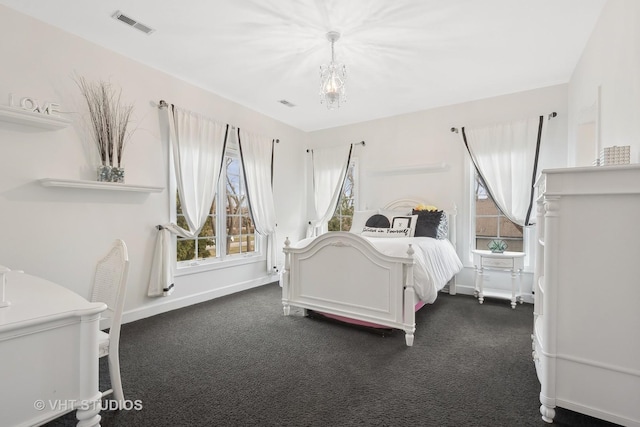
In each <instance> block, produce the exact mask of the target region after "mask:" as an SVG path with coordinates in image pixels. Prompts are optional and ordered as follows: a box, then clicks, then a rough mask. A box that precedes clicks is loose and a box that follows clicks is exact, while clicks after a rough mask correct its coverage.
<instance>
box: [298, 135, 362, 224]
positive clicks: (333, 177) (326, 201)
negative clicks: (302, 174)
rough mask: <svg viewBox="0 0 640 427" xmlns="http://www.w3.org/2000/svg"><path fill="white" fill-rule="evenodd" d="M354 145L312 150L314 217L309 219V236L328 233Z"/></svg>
mask: <svg viewBox="0 0 640 427" xmlns="http://www.w3.org/2000/svg"><path fill="white" fill-rule="evenodd" d="M352 148H353V145H352V144H349V145H347V146H344V147H328V148H314V149H313V150H312V151H311V165H312V169H313V195H314V206H315V212H314V214H315V217H314V218H312V219H310V221H309V227H308V228H307V237H313V236H318V235H320V234H322V233H324V232H326V231H327V223H328V222H329V220H330V219H331V217H332V216H333V213H334V212H335V210H336V207H337V206H338V201H339V200H340V194H341V193H342V186H343V185H344V180H345V177H346V175H347V170H348V168H349V161H350V160H351V150H352Z"/></svg>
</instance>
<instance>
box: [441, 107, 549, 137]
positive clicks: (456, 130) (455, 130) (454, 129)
mask: <svg viewBox="0 0 640 427" xmlns="http://www.w3.org/2000/svg"><path fill="white" fill-rule="evenodd" d="M554 117H558V113H556V112H555V111H554V112H553V113H551V114H549V118H548V119H549V120H551V119H553V118H554ZM451 132H454V133H458V128H451Z"/></svg>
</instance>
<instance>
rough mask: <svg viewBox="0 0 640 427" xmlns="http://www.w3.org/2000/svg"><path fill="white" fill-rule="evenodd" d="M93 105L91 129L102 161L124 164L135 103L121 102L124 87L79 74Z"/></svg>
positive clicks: (87, 99)
mask: <svg viewBox="0 0 640 427" xmlns="http://www.w3.org/2000/svg"><path fill="white" fill-rule="evenodd" d="M75 80H76V84H77V85H78V87H79V88H80V91H81V92H82V95H83V96H84V99H85V100H86V101H87V106H88V107H89V116H90V118H91V129H92V131H93V137H94V139H95V143H96V147H97V149H98V154H99V155H100V161H101V162H102V164H103V165H110V166H115V167H121V162H122V156H123V154H124V148H125V145H126V143H127V141H128V139H129V137H130V136H131V132H128V131H127V126H128V125H129V120H130V119H131V113H132V112H133V104H123V103H122V102H121V93H122V91H121V90H115V89H114V88H113V86H112V85H111V83H109V82H105V81H98V82H91V83H90V82H87V80H86V79H85V78H84V77H76V79H75Z"/></svg>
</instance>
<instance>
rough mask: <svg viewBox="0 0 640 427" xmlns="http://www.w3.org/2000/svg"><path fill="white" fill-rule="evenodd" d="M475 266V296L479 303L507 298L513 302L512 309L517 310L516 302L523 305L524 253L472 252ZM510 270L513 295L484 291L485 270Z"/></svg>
mask: <svg viewBox="0 0 640 427" xmlns="http://www.w3.org/2000/svg"><path fill="white" fill-rule="evenodd" d="M471 252H473V264H474V265H475V268H476V289H475V292H474V295H475V296H476V297H477V298H478V302H479V303H480V304H482V303H483V302H484V297H485V296H488V297H494V298H506V299H509V300H511V308H516V302H518V301H520V304H522V278H521V275H520V274H521V272H522V270H523V269H524V252H502V253H497V252H491V251H483V250H479V249H476V250H472V251H471ZM485 268H488V269H492V270H508V271H511V294H509V292H508V291H501V290H497V289H495V290H494V289H492V290H486V291H485V290H484V284H483V279H484V269H485ZM516 287H517V289H516Z"/></svg>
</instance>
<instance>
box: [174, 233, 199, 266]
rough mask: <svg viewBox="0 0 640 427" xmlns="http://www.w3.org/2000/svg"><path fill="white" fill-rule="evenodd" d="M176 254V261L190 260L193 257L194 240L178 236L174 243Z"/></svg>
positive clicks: (194, 251) (194, 252)
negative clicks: (175, 243)
mask: <svg viewBox="0 0 640 427" xmlns="http://www.w3.org/2000/svg"><path fill="white" fill-rule="evenodd" d="M176 254H177V257H176V258H177V259H178V261H191V260H192V259H195V254H196V242H195V240H191V239H189V240H187V239H183V238H181V237H178V241H177V245H176Z"/></svg>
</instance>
